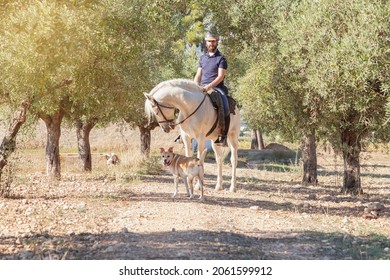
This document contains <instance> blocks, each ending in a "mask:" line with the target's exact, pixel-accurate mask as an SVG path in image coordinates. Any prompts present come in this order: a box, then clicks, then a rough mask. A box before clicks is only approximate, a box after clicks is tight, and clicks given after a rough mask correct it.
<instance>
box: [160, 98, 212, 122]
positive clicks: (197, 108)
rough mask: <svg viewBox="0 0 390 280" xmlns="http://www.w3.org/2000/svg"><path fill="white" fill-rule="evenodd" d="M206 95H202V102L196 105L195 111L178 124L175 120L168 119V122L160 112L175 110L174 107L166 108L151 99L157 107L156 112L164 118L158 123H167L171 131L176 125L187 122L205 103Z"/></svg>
mask: <svg viewBox="0 0 390 280" xmlns="http://www.w3.org/2000/svg"><path fill="white" fill-rule="evenodd" d="M207 95H208V94H205V95H204V97H203V99H202V101H201V102H200V104H199V105H198V107H196V109H195V110H194V111H193V112H192V113H191V114H189V115H188V116H187V117H185V118H184V119H182V120H181V121H180V122H178V123H176V122H175V119H170V120H168V119H167V117H165V115H164V113H163V111H162V110H161V108H167V109H175V107H172V106H166V105H163V104H160V103H158V102H157V100H156V99H154V98H153V101H154V102H155V103H156V106H157V109H158V111H159V112H160V113H161V115H162V117H163V118H164V120H163V121H159V122H158V123H168V124H169V126H170V127H171V128H172V129H174V128H175V126H176V125H178V124H182V123H183V122H184V121H185V120H187V119H188V118H189V117H191V116H192V115H193V114H195V113H196V111H198V110H199V108H200V106H202V104H203V102H204V101H205V99H206V96H207Z"/></svg>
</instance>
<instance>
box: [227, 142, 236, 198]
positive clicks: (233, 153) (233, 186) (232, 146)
mask: <svg viewBox="0 0 390 280" xmlns="http://www.w3.org/2000/svg"><path fill="white" fill-rule="evenodd" d="M229 146H230V154H231V155H230V163H231V165H232V179H231V182H230V191H231V192H235V191H236V180H237V179H236V171H237V158H238V155H237V151H238V139H237V137H235V138H233V139H229Z"/></svg>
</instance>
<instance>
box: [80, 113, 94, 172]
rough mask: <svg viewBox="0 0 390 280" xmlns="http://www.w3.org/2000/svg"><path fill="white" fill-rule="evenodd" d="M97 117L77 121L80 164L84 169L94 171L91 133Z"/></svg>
mask: <svg viewBox="0 0 390 280" xmlns="http://www.w3.org/2000/svg"><path fill="white" fill-rule="evenodd" d="M96 122H97V119H95V118H92V119H89V120H87V121H85V122H83V121H82V120H81V119H78V120H77V121H76V135H77V148H78V153H79V165H80V169H81V170H82V171H92V156H91V145H90V142H89V135H90V133H91V130H92V128H93V127H94V126H95V124H96Z"/></svg>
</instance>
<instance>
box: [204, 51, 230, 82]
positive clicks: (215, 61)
mask: <svg viewBox="0 0 390 280" xmlns="http://www.w3.org/2000/svg"><path fill="white" fill-rule="evenodd" d="M199 67H200V68H202V77H201V79H200V84H201V85H207V84H209V83H211V82H212V81H214V80H215V78H217V77H218V68H223V69H227V61H226V58H225V57H224V56H223V55H222V54H221V53H220V51H219V50H218V49H217V51H216V52H215V54H214V55H213V56H210V55H209V53H208V52H206V53H204V54H203V55H202V56H201V57H200V59H199ZM216 87H218V88H220V87H223V81H222V82H220V83H219V84H218V85H217V86H216Z"/></svg>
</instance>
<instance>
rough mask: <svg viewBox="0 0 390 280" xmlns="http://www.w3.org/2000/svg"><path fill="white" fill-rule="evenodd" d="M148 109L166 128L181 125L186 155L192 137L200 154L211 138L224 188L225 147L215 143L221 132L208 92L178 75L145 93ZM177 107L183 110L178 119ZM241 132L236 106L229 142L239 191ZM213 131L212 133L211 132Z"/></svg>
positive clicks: (233, 185)
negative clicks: (238, 154)
mask: <svg viewBox="0 0 390 280" xmlns="http://www.w3.org/2000/svg"><path fill="white" fill-rule="evenodd" d="M145 97H146V101H145V111H146V114H147V115H148V118H149V120H150V119H151V118H152V117H153V116H155V117H156V119H157V121H158V122H159V124H160V127H161V128H162V130H163V131H164V132H167V133H168V132H170V131H171V130H172V129H174V128H175V126H176V125H179V126H180V134H181V138H182V140H183V143H184V147H185V154H186V156H190V151H191V138H195V139H196V141H197V142H198V158H199V157H200V152H199V151H203V150H204V149H205V141H206V139H211V140H213V141H212V148H213V150H214V153H215V157H216V162H217V167H218V176H217V184H216V186H215V189H216V190H221V189H222V165H223V154H222V151H223V150H222V147H220V146H217V145H216V144H214V140H216V139H217V138H218V135H219V134H221V129H220V127H219V126H218V125H217V127H216V128H215V129H213V127H214V126H215V125H216V124H217V111H216V110H215V109H214V107H213V105H212V103H211V100H210V98H208V94H207V93H203V90H202V87H200V86H199V85H197V84H196V83H195V82H193V81H191V80H186V79H175V80H169V81H165V82H162V83H160V84H158V85H157V86H156V87H155V88H154V89H152V91H151V92H150V93H145ZM175 109H178V110H179V115H178V117H177V120H175ZM239 133H240V112H239V111H238V108H237V107H236V108H235V114H230V126H229V132H228V145H229V147H230V150H231V157H230V162H231V164H232V177H231V184H230V191H232V192H235V191H236V169H237V149H238V136H239ZM208 134H209V135H208Z"/></svg>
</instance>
